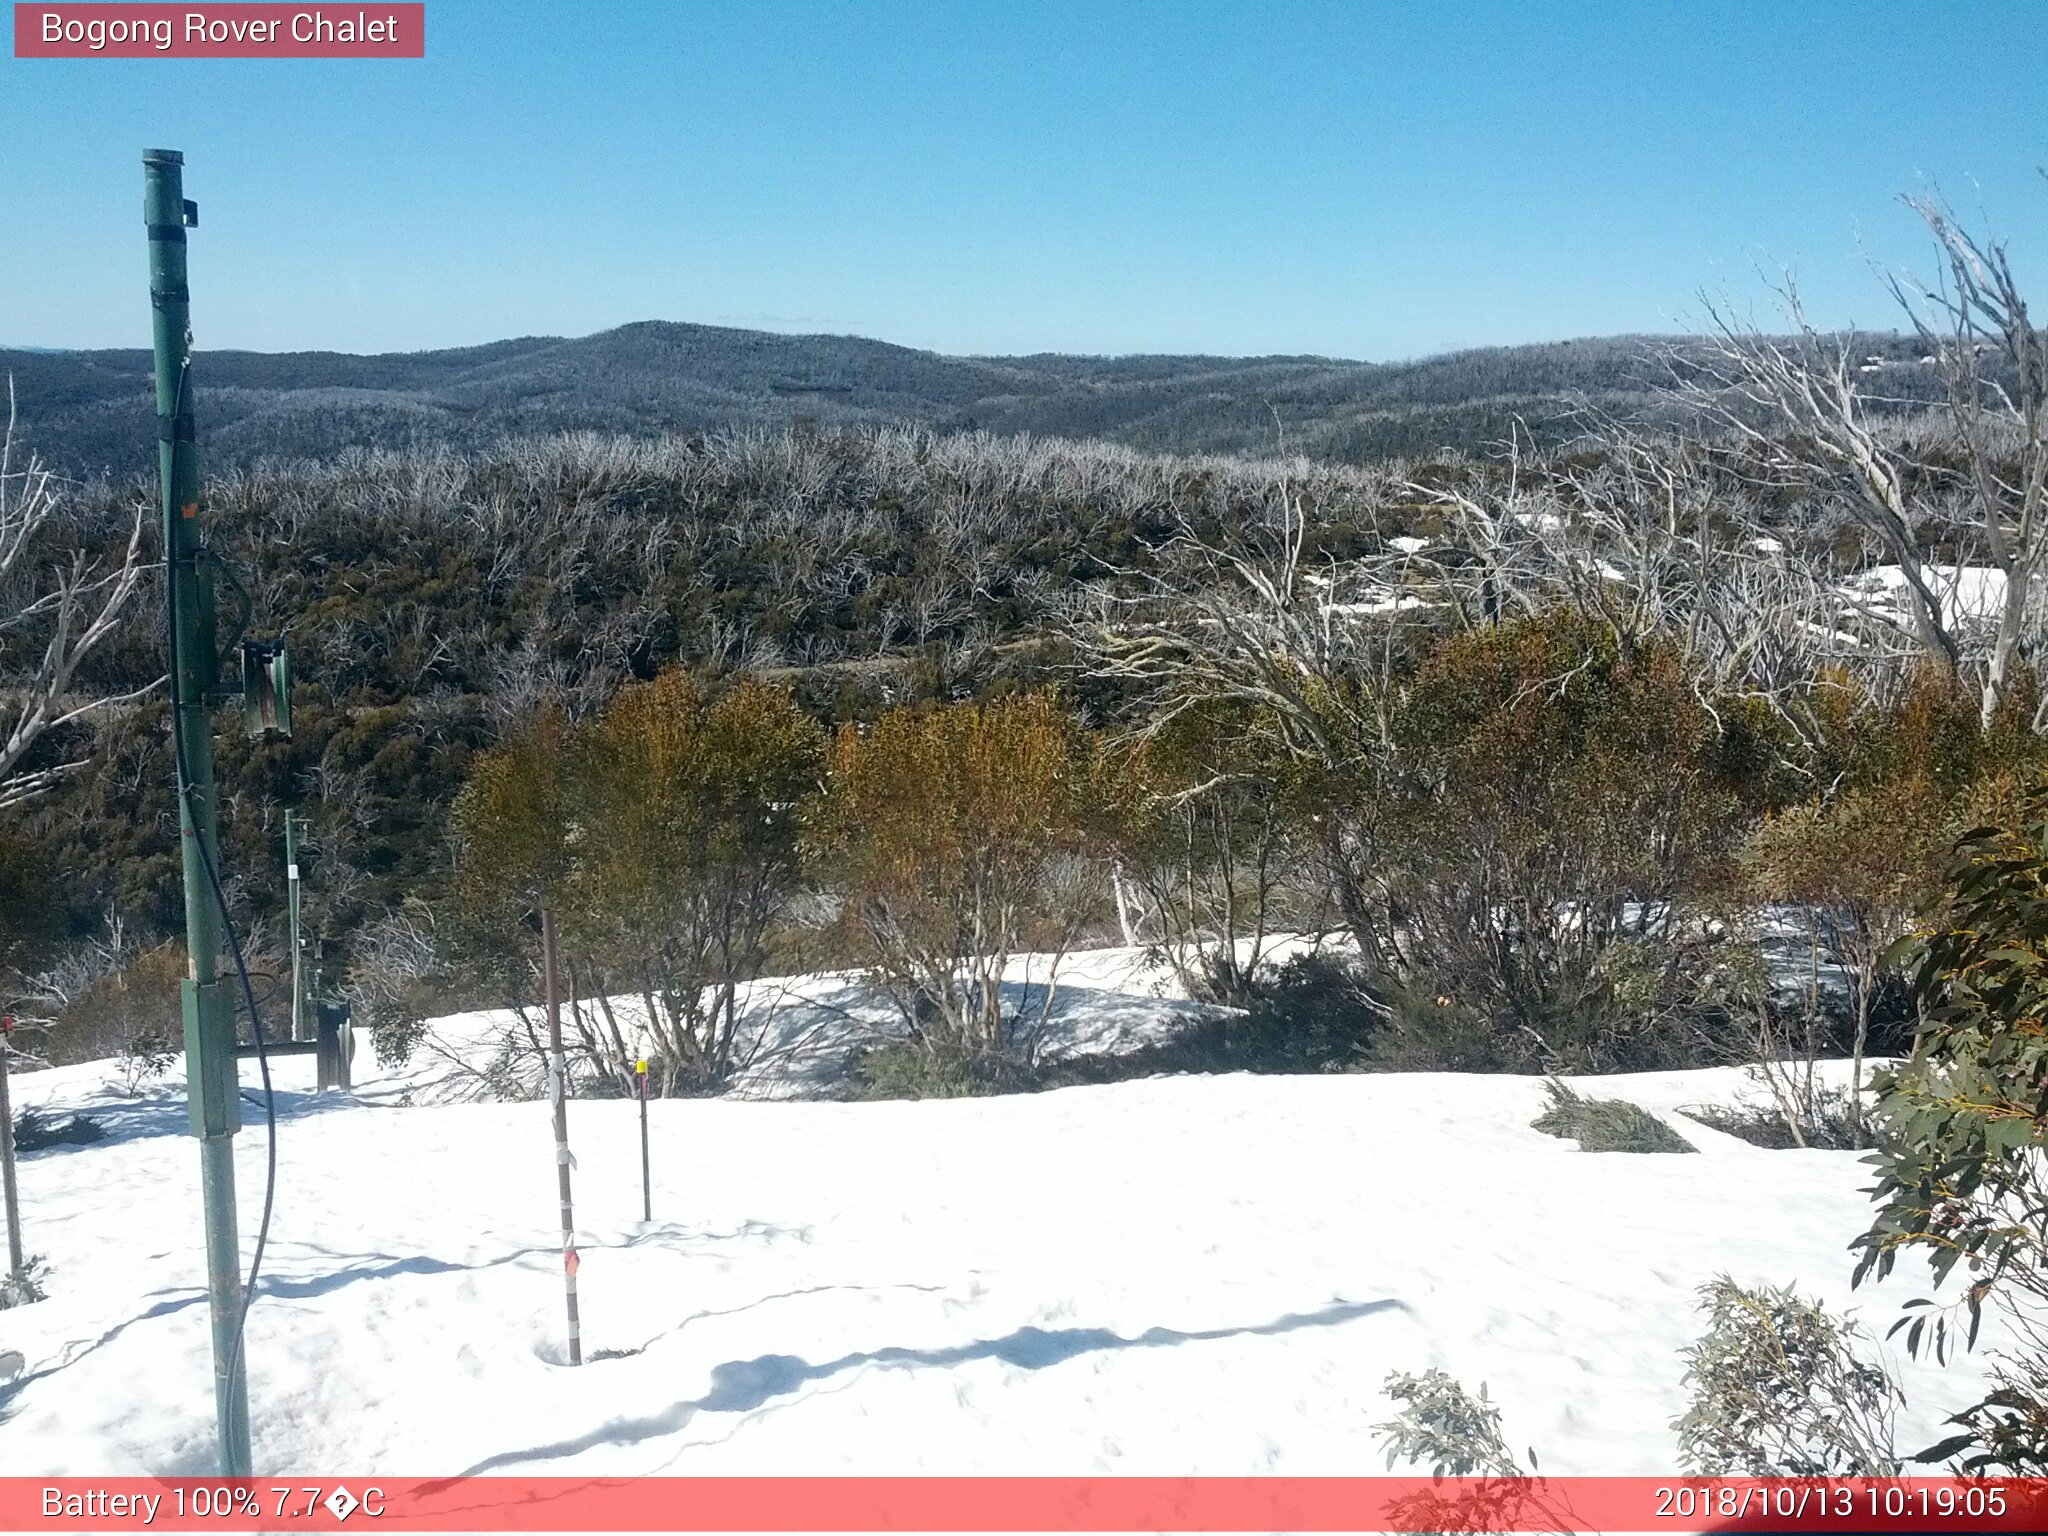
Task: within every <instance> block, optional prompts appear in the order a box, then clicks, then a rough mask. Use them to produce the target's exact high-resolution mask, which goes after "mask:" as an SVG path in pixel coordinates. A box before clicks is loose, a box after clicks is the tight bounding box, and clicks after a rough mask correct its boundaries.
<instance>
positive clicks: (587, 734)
mask: <svg viewBox="0 0 2048 1536" xmlns="http://www.w3.org/2000/svg"><path fill="white" fill-rule="evenodd" d="M823 754H824V736H823V732H822V731H821V730H819V728H818V727H817V726H816V725H815V724H814V723H813V722H811V721H810V720H809V719H808V717H806V716H805V715H804V714H803V713H802V711H800V710H799V709H798V708H797V707H796V705H795V704H794V703H793V702H792V701H791V699H790V698H789V696H788V694H787V693H786V692H784V691H783V690H781V689H778V688H775V687H772V686H770V685H768V684H765V683H761V682H756V681H741V682H739V683H738V684H736V685H734V686H732V687H730V688H728V689H727V690H726V691H724V692H723V693H721V694H718V695H716V696H714V695H712V694H711V693H710V692H709V691H708V690H706V689H705V688H704V687H703V686H702V685H700V684H699V683H698V682H696V681H695V680H694V679H692V678H691V677H690V676H689V675H688V674H687V673H685V672H682V671H680V670H677V671H671V672H667V673H663V674H662V675H661V676H659V677H657V678H656V679H655V680H653V681H652V682H648V683H640V684H633V685H629V686H628V687H626V688H624V689H622V690H620V692H619V693H618V694H617V695H615V696H614V698H613V699H612V701H611V703H610V704H609V705H608V706H606V708H605V709H604V711H603V712H602V713H601V714H599V715H597V716H596V717H594V718H593V719H590V720H588V721H585V722H582V723H580V724H576V725H571V724H569V723H568V722H567V721H566V720H565V719H564V717H563V716H562V714H561V713H560V712H559V711H558V710H554V709H551V708H548V709H543V710H542V711H541V712H540V713H539V714H538V715H536V716H535V717H533V719H532V720H530V721H529V722H527V723H526V724H524V725H523V726H521V727H519V728H518V729H516V730H514V731H512V732H510V733H508V734H507V736H506V737H505V739H504V740H503V741H502V742H501V743H500V744H499V745H498V746H497V747H496V748H494V749H492V750H491V751H489V752H486V753H484V754H482V755H481V756H480V757H479V758H478V760H477V764H476V767H475V769H474V771H473V772H472V774H471V776H470V780H469V782H468V784H467V785H466V786H465V787H464V789H463V791H462V793H461V794H460V795H459V796H458V797H457V799H456V802H455V840H456V852H457V857H456V869H455V875H456V878H455V893H456V897H457V904H458V905H459V907H460V909H461V925H460V926H461V931H462V932H463V933H464V934H465V935H468V936H469V941H470V943H471V944H472V946H473V947H474V948H476V949H477V951H478V952H479V953H483V954H489V953H492V952H494V951H493V946H494V945H495V946H497V948H496V950H495V952H496V953H498V954H500V955H501V956H502V955H505V954H506V953H507V951H506V949H505V945H506V944H507V943H508V942H509V944H510V945H511V946H512V949H511V953H512V955H513V956H515V957H516V969H517V970H518V971H519V972H520V973H523V972H524V970H525V968H526V967H527V966H528V965H529V964H530V962H531V957H530V956H529V955H527V954H526V953H525V949H526V946H525V945H523V943H522V942H521V940H520V937H519V936H520V935H521V934H522V933H523V932H524V921H523V920H524V916H525V914H527V913H529V912H532V911H535V910H538V909H540V908H542V907H547V908H549V909H550V910H552V911H553V912H554V913H555V914H556V918H557V923H558V926H559V929H560V933H561V937H562V948H563V958H564V964H565V969H566V971H567V980H568V984H569V986H568V990H569V994H570V997H569V1006H570V1023H571V1027H572V1028H573V1030H574V1031H575V1033H576V1035H577V1037H578V1044H579V1052H578V1054H579V1055H580V1056H581V1057H582V1059H583V1060H584V1062H585V1063H586V1064H587V1065H588V1066H589V1067H590V1068H591V1069H593V1070H594V1071H595V1072H596V1074H597V1075H598V1077H599V1078H600V1079H601V1080H603V1081H605V1082H607V1083H609V1084H610V1085H611V1086H612V1087H613V1088H615V1089H617V1090H619V1091H625V1090H627V1089H629V1088H630V1087H631V1085H632V1083H633V1080H634V1063H635V1062H636V1061H637V1060H638V1059H639V1058H640V1057H641V1056H643V1055H645V1056H647V1057H648V1058H649V1059H650V1061H651V1063H652V1067H651V1070H652V1074H653V1079H654V1082H655V1084H656V1085H657V1086H658V1087H659V1088H661V1090H662V1091H664V1092H670V1093H673V1092H677V1091H685V1090H687V1091H699V1090H702V1089H704V1088H708V1087H712V1086H715V1085H717V1084H718V1083H720V1082H723V1081H724V1080H725V1079H726V1078H727V1077H728V1076H729V1075H730V1074H731V1072H732V1070H733V1068H734V1066H735V1064H736V1061H737V1059H738V1052H739V1049H740V1045H741V1042H740V1022H741V1017H740V1016H741V1012H742V1006H741V1004H742V999H741V989H742V987H743V986H744V985H745V984H746V983H747V982H748V981H750V980H752V979H754V978H756V977H758V976H759V975H760V974H761V972H762V970H763V968H764V967H765V965H766V964H767V962H768V960H769V957H770V954H771V951H772V945H773V941H774V937H775V934H776V932H777V929H778V924H779V923H780V922H781V920H782V918H783V917H784V915H785V913H786V909H787V906H788V903H789V900H790V898H791V897H792V896H793V895H794V893H795V892H796V890H797V889H798V886H799V882H800V881H801V879H802V876H803V867H802V859H801V850H800V846H799V841H798V826H799V819H800V816H801V812H802V807H803V804H804V801H805V799H806V797H807V796H809V795H811V794H813V793H814V792H815V791H816V789H817V785H818V778H819V773H820V769H821V766H822V761H823ZM619 995H624V996H627V997H632V998H636V999H637V1000H638V1004H639V1006H638V1008H637V1009H636V1010H633V1011H632V1012H631V1013H630V1014H622V1013H621V1011H620V1010H619V1009H618V1007H617V1006H616V1003H615V998H616V997H617V996H619Z"/></svg>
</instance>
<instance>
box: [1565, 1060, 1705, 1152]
mask: <svg viewBox="0 0 2048 1536" xmlns="http://www.w3.org/2000/svg"><path fill="white" fill-rule="evenodd" d="M1543 1086H1544V1088H1545V1090H1547V1091H1548V1092H1549V1094H1550V1107H1549V1108H1548V1109H1546V1110H1544V1111H1543V1113H1542V1114H1540V1115H1538V1116H1537V1117H1536V1118H1535V1119H1534V1120H1532V1121H1531V1122H1530V1124H1531V1125H1533V1126H1535V1128H1536V1129H1537V1130H1539V1131H1543V1132H1546V1133H1547V1134H1549V1135H1552V1136H1561V1137H1564V1138H1565V1139H1566V1140H1568V1141H1576V1142H1577V1143H1578V1144H1579V1146H1580V1148H1581V1149H1583V1150H1584V1151H1587V1152H1693V1151H1697V1150H1698V1149H1697V1148H1695V1147H1694V1146H1693V1145H1692V1144H1691V1143H1690V1142H1688V1141H1687V1140H1686V1139H1685V1138H1684V1137H1682V1136H1680V1135H1679V1134H1678V1133H1677V1132H1676V1131H1674V1130H1672V1129H1671V1127H1670V1126H1668V1125H1666V1124H1665V1123H1664V1122H1663V1121H1662V1120H1659V1119H1658V1118H1657V1117H1656V1116H1655V1115H1653V1114H1651V1113H1650V1112H1649V1111H1648V1110H1647V1109H1643V1108H1641V1107H1639V1106H1637V1105H1634V1104H1629V1103H1625V1102H1623V1101H1622V1100H1620V1099H1586V1098H1581V1097H1580V1096H1579V1095H1578V1094H1576V1093H1574V1092H1572V1090H1571V1089H1569V1088H1567V1087H1565V1085H1564V1084H1563V1083H1560V1082H1559V1081H1558V1080H1557V1079H1556V1078H1554V1077H1553V1078H1551V1079H1549V1080H1548V1081H1546V1082H1545V1083H1544V1085H1543Z"/></svg>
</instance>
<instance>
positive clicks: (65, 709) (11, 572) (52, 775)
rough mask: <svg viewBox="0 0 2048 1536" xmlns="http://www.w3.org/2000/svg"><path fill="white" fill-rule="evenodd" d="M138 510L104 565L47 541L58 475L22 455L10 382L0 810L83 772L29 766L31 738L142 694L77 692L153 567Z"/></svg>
mask: <svg viewBox="0 0 2048 1536" xmlns="http://www.w3.org/2000/svg"><path fill="white" fill-rule="evenodd" d="M144 510H145V509H143V508H139V507H138V508H137V510H136V513H135V521H134V524H133V526H132V527H131V528H130V530H129V534H128V542H127V547H126V548H125V550H123V551H122V553H121V554H120V555H119V556H118V558H116V559H114V560H112V561H108V560H103V559H98V558H95V557H94V555H93V554H92V553H91V552H90V551H88V550H86V549H84V548H79V547H71V548H59V547H54V546H55V545H56V543H57V541H58V536H59V535H60V534H61V532H62V529H61V526H60V516H61V512H62V497H61V495H60V489H59V485H58V481H57V479H56V476H55V475H54V474H53V473H52V472H51V471H50V469H49V468H48V467H47V466H46V465H44V464H43V463H42V462H41V461H40V460H39V459H37V458H36V457H35V455H33V454H24V453H23V451H22V449H21V446H20V443H19V441H18V438H17V435H16V430H15V406H14V382H13V380H12V379H9V380H8V385H7V429H6V432H5V433H4V434H0V810H4V809H6V808H8V807H10V806H14V805H18V804H20V803H21V802H22V801H24V800H28V799H30V798H32V797H34V796H36V795H39V794H41V793H42V792H43V791H44V790H47V789H49V788H50V787H51V786H52V785H54V784H56V783H57V782H58V781H59V780H60V779H62V778H64V777H65V776H66V775H68V774H71V773H75V772H77V771H78V770H79V769H81V768H83V767H84V766H85V764H86V759H83V758H73V759H70V760H68V761H65V762H59V763H48V764H45V765H43V766H40V767H34V766H28V763H29V759H30V753H31V752H32V751H33V750H34V748H35V746H36V744H37V743H38V742H40V741H42V740H43V739H44V738H45V737H46V736H48V735H49V734H50V733H51V732H53V731H56V730H59V729H61V728H62V727H64V726H67V725H72V724H75V723H77V722H78V721H81V720H83V719H84V718H85V717H86V716H88V715H90V714H92V713H94V712H95V711H97V710H101V709H106V708H108V707H110V706H112V705H116V704H121V703H126V702H128V701H130V700H133V699H136V698H139V697H140V696H141V695H143V694H145V693H147V692H149V690H150V689H151V688H154V687H155V686H156V684H155V683H154V682H152V683H150V684H148V685H147V686H145V687H143V688H138V689H134V690H132V691H130V692H127V693H123V694H118V695H111V696H110V695H100V694H93V693H89V692H86V693H81V692H80V691H79V690H78V689H77V687H76V684H77V681H78V673H79V670H80V668H81V667H82V666H83V665H84V664H85V660H86V658H87V657H88V656H90V655H91V654H92V653H93V651H94V650H96V649H97V648H98V647H99V646H100V645H102V644H103V643H104V642H105V641H106V640H107V639H108V638H109V637H110V636H111V635H112V634H113V633H114V631H115V630H116V629H117V628H118V627H119V626H120V623H121V619H122V617H123V615H124V613H125V612H126V610H127V607H128V604H129V600H130V599H131V598H132V597H133V596H134V595H135V592H136V589H137V588H138V587H139V586H140V584H141V582H142V577H143V573H144V572H145V571H147V570H148V569H149V568H150V565H149V562H148V561H147V560H146V559H145V558H144V555H143V549H142V527H143V521H144Z"/></svg>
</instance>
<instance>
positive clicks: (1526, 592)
mask: <svg viewBox="0 0 2048 1536" xmlns="http://www.w3.org/2000/svg"><path fill="white" fill-rule="evenodd" d="M1584 420H1585V428H1586V430H1585V432H1584V435H1583V436H1581V437H1580V438H1579V439H1577V440H1576V441H1574V442H1572V443H1570V444H1568V445H1566V449H1565V451H1563V452H1560V453H1558V454H1554V455H1548V456H1536V455H1532V454H1528V453H1526V452H1525V451H1524V449H1523V447H1522V445H1521V443H1520V441H1519V439H1517V440H1516V441H1515V442H1512V443H1510V444H1508V445H1506V448H1505V451H1504V453H1503V456H1502V457H1503V473H1502V475H1501V476H1500V478H1499V479H1498V480H1495V481H1492V482H1489V481H1487V480H1485V479H1481V478H1477V477H1474V478H1471V479H1467V480H1461V481H1456V482H1453V483H1451V484H1449V485H1424V484H1420V483H1410V485H1409V486H1408V489H1409V491H1410V493H1411V494H1413V495H1414V496H1415V497H1417V498H1418V499H1419V500H1421V501H1422V502H1423V503H1424V504H1426V505H1428V506H1429V507H1431V508H1432V509H1433V511H1434V512H1435V513H1436V516H1437V520H1438V522H1439V523H1440V525H1441V527H1442V532H1441V534H1440V535H1439V536H1438V538H1437V539H1436V540H1434V541H1432V542H1430V543H1428V544H1426V545H1425V544H1421V543H1420V542H1419V541H1412V542H1416V543H1417V546H1418V547H1416V548H1415V549H1414V551H1413V552H1412V554H1411V559H1412V562H1413V565H1412V569H1411V571H1410V573H1409V577H1408V584H1409V585H1410V587H1411V588H1414V589H1416V590H1417V591H1418V592H1419V593H1420V594H1424V595H1426V596H1427V598H1428V599H1429V600H1430V601H1432V602H1435V603H1438V604H1440V605H1442V606H1443V607H1445V608H1446V609H1448V610H1449V611H1451V612H1453V613H1455V614H1456V615H1457V616H1458V617H1459V619H1460V621H1461V622H1463V623H1465V624H1467V625H1473V624H1479V623H1492V622H1497V621H1499V620H1501V619H1503V618H1507V617H1512V616H1516V615H1521V614H1530V613H1536V612H1540V611H1543V610H1545V609H1549V608H1557V607H1569V608H1572V609H1575V610H1577V611H1578V612H1580V613H1581V614H1583V615H1585V616H1586V617H1587V618H1588V619H1590V620H1592V621H1593V622H1595V623H1598V624H1600V625H1602V626H1603V627H1605V628H1606V629H1607V630H1608V631H1609V632H1610V633H1611V634H1612V635H1613V636H1614V638H1615V640H1616V643H1617V644H1618V645H1620V646H1622V647H1623V648H1625V649H1626V648H1629V647H1633V646H1635V645H1638V644H1641V643H1643V642H1645V641H1648V640H1650V639H1651V638H1652V637H1655V638H1657V639H1658V640H1660V641H1662V642H1664V643H1668V644H1674V645H1676V646H1677V648H1678V650H1679V654H1680V655H1681V657H1682V658H1683V660H1684V662H1685V670H1686V675H1687V676H1688V677H1689V678H1690V679H1691V682H1692V686H1693V689H1694V691H1695V694H1696V696H1697V697H1698V699H1699V701H1700V703H1701V705H1702V707H1704V708H1705V709H1707V710H1708V712H1709V713H1710V714H1711V713H1718V709H1719V701H1724V700H1729V699H1738V698H1749V699H1756V700H1759V701H1761V702H1763V703H1764V704H1765V705H1766V706H1768V707H1769V708H1771V709H1772V710H1773V711H1774V712H1775V713H1777V714H1778V715H1779V716H1780V718H1782V719H1783V720H1784V721H1786V722H1787V724H1788V725H1789V726H1790V727H1791V728H1792V730H1793V731H1794V733H1795V734H1796V735H1798V736H1799V737H1800V738H1801V739H1802V740H1805V741H1807V742H1808V743H1809V744H1811V743H1812V742H1813V741H1814V739H1815V736H1814V731H1815V729H1816V723H1817V722H1816V718H1815V712H1814V707H1813V706H1814V704H1815V701H1816V698H1817V696H1818V695H1819V693H1821V692H1823V691H1825V690H1827V689H1829V688H1833V687H1841V686H1846V685H1848V684H1849V683H1850V682H1851V680H1853V682H1854V684H1855V685H1856V686H1857V687H1858V688H1859V689H1860V691H1861V693H1862V695H1863V696H1865V697H1869V698H1880V697H1883V696H1884V694H1885V693H1886V691H1887V689H1888V688H1889V687H1890V686H1891V685H1892V684H1893V683H1894V682H1896V680H1897V679H1898V678H1899V677H1901V676H1902V675H1903V674H1904V672H1905V670H1906V669H1907V667H1908V665H1909V663H1910V661H1911V659H1912V655H1913V650H1912V647H1911V644H1910V641H1909V639H1908V637H1906V636H1905V635H1903V634H1902V633H1901V631H1900V629H1899V627H1898V624H1897V622H1896V618H1895V616H1894V614H1893V613H1892V612H1891V611H1890V610H1886V609H1884V608H1882V607H1878V608H1873V606H1872V605H1871V604H1870V603H1869V602H1867V601H1866V600H1865V599H1863V598H1861V597H1860V596H1859V595H1858V594H1857V593H1856V592H1855V591H1854V590H1853V589H1852V588H1851V587H1849V586H1848V585H1847V584H1846V583H1845V582H1844V580H1843V579H1842V577H1843V574H1844V573H1842V572H1839V571H1837V570H1835V569H1834V568H1833V565H1832V562H1831V559H1830V557H1829V555H1828V553H1827V551H1826V550H1825V549H1824V548H1823V547H1820V545H1819V543H1818V541H1815V540H1812V539H1806V540H1803V541H1802V543H1803V545H1804V547H1801V548H1798V549H1794V548H1791V547H1790V544H1789V540H1788V537H1786V536H1781V535H1780V534H1776V533H1773V532H1772V530H1771V529H1770V528H1769V526H1768V525H1767V524H1766V522H1765V520H1764V519H1763V517H1762V515H1761V513H1760V511H1759V509H1758V507H1757V505H1756V502H1755V501H1754V499H1753V497H1752V496H1751V495H1750V487H1749V486H1748V485H1746V484H1745V478H1744V475H1743V474H1742V473H1740V472H1734V471H1731V470H1730V469H1729V468H1728V467H1727V465H1726V464H1725V463H1723V462H1720V460H1721V458H1722V457H1723V456H1722V455H1719V454H1717V453H1716V452H1715V450H1714V449H1713V447H1712V445H1709V444H1706V443H1702V442H1699V441H1696V440H1691V439H1688V438H1686V437H1685V436H1683V435H1678V434H1672V433H1666V432H1649V431H1645V430H1643V429H1640V428H1637V427H1635V426H1632V425H1630V424H1628V423H1625V422H1621V421H1617V420H1614V419H1612V418H1608V417H1602V416H1598V415H1595V414H1593V413H1591V412H1586V413H1585V416H1584Z"/></svg>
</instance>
